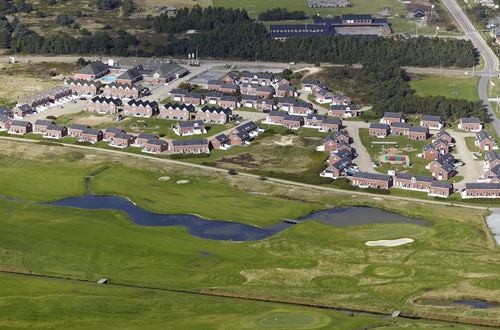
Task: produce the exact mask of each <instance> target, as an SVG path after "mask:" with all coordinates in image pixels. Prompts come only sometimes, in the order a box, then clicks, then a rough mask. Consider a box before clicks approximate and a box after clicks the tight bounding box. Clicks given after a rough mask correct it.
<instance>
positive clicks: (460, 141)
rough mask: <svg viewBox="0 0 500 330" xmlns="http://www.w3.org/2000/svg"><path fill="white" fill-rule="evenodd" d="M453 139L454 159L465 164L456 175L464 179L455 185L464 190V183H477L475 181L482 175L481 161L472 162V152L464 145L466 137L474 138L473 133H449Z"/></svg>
mask: <svg viewBox="0 0 500 330" xmlns="http://www.w3.org/2000/svg"><path fill="white" fill-rule="evenodd" d="M449 133H450V134H451V136H453V137H454V138H455V152H456V156H455V157H456V158H458V159H460V160H461V161H463V162H464V163H465V165H464V166H461V167H459V168H458V169H457V170H458V175H460V176H463V177H464V179H463V180H462V181H460V182H457V183H456V184H455V187H456V188H458V189H462V188H465V183H466V182H477V179H478V178H479V177H480V176H481V175H482V174H483V172H484V170H483V164H484V162H483V161H478V160H474V158H472V152H471V151H469V149H468V148H467V144H466V143H465V138H466V137H474V136H475V134H474V133H461V132H449Z"/></svg>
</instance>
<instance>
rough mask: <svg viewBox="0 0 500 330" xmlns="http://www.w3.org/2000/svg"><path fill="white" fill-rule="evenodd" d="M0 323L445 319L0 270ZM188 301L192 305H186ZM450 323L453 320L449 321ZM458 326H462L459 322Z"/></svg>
mask: <svg viewBox="0 0 500 330" xmlns="http://www.w3.org/2000/svg"><path fill="white" fill-rule="evenodd" d="M0 285H1V286H2V293H1V294H0V302H1V304H2V309H0V327H2V328H3V329H10V328H17V329H19V328H38V329H45V328H51V329H55V328H65V329H76V328H87V329H104V328H105V329H144V328H148V329H166V328H169V329H227V328H229V327H231V326H232V325H234V324H238V328H243V329H255V328H261V327H264V328H267V327H269V328H275V327H287V328H290V327H315V328H316V327H319V328H323V329H326V328H328V329H355V328H360V327H367V326H371V327H378V326H385V327H388V326H391V327H410V326H412V327H425V326H431V325H434V326H438V325H441V326H446V325H447V323H444V322H443V323H441V322H429V321H413V320H405V319H401V318H399V319H393V320H387V319H385V318H383V317H381V316H374V315H367V314H356V315H355V317H349V314H348V313H347V312H337V311H329V310H321V309H314V308H307V307H297V306H290V305H282V304H271V303H265V302H255V301H245V300H235V299H229V298H222V297H208V296H192V295H187V294H180V293H172V292H165V291H158V290H150V289H138V288H124V287H117V286H112V285H96V284H92V283H82V282H69V281H64V280H53V279H44V278H33V277H23V276H19V275H11V274H0ZM185 306H189V308H185ZM448 326H449V325H448ZM454 328H458V329H460V328H462V329H463V328H464V327H461V326H458V327H457V326H455V327H454Z"/></svg>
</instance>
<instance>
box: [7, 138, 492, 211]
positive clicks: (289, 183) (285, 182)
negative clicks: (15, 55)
mask: <svg viewBox="0 0 500 330" xmlns="http://www.w3.org/2000/svg"><path fill="white" fill-rule="evenodd" d="M0 140H6V141H15V142H22V143H39V142H42V141H39V140H30V139H24V138H16V137H8V136H0ZM55 143H58V144H60V145H61V146H65V147H70V148H75V149H84V150H91V151H96V152H103V153H108V154H117V155H122V156H127V157H136V158H141V159H147V160H151V161H155V162H159V163H167V164H174V165H180V166H186V167H192V168H198V169H203V170H207V171H213V172H220V173H228V170H225V169H221V168H214V167H209V166H204V165H198V164H191V163H187V162H181V161H178V160H173V159H165V158H158V157H154V156H148V155H142V154H135V153H129V152H126V151H121V150H111V149H102V148H97V147H90V146H83V145H75V144H67V143H60V142H57V141H56V142H55ZM239 175H241V176H244V177H248V178H252V179H256V180H259V181H260V182H262V180H260V176H259V175H254V174H249V173H239ZM266 182H269V183H279V184H283V185H287V186H295V187H302V188H308V189H314V190H320V191H328V192H336V193H343V194H345V193H349V194H350V195H357V196H366V197H372V198H374V199H392V200H404V201H409V202H416V203H421V204H436V205H446V206H453V207H458V206H460V207H464V208H469V209H479V210H488V209H489V208H488V207H485V206H478V205H468V204H460V203H459V204H457V202H446V201H434V200H423V199H419V198H412V197H401V196H391V195H374V194H370V193H366V192H362V191H350V190H349V191H346V190H342V189H336V188H330V187H324V186H316V185H311V184H307V183H300V182H295V181H289V180H282V179H276V178H268V180H266Z"/></svg>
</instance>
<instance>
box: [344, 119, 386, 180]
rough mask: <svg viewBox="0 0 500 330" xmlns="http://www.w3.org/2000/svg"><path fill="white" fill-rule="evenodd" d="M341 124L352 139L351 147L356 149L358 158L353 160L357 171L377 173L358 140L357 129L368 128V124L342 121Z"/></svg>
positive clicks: (368, 155)
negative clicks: (357, 168)
mask: <svg viewBox="0 0 500 330" xmlns="http://www.w3.org/2000/svg"><path fill="white" fill-rule="evenodd" d="M342 123H343V125H344V126H345V130H346V131H347V133H349V136H350V137H351V138H352V140H353V141H352V146H353V147H354V149H356V153H357V154H358V157H356V159H354V163H355V164H356V165H358V167H359V169H360V170H361V171H363V172H369V173H378V172H377V171H375V169H374V168H373V166H372V160H371V157H370V154H369V153H368V151H367V150H366V148H365V146H364V145H363V143H361V139H360V138H359V129H360V128H368V126H369V123H365V122H362V121H343V122H342Z"/></svg>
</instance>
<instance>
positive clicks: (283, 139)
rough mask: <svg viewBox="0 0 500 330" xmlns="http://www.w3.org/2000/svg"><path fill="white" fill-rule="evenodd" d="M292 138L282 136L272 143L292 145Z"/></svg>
mask: <svg viewBox="0 0 500 330" xmlns="http://www.w3.org/2000/svg"><path fill="white" fill-rule="evenodd" d="M293 140H294V139H293V137H291V136H282V137H281V138H280V139H279V141H274V144H277V145H279V146H293Z"/></svg>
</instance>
